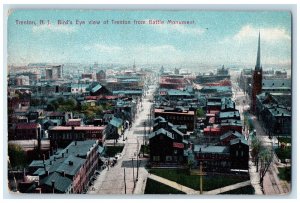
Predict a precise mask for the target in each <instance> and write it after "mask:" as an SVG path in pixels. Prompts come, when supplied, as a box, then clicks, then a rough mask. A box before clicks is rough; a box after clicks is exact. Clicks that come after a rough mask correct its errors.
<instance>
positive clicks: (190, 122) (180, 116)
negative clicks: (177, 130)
mask: <svg viewBox="0 0 300 203" xmlns="http://www.w3.org/2000/svg"><path fill="white" fill-rule="evenodd" d="M159 116H161V117H163V118H165V119H166V120H167V121H168V122H170V123H172V124H174V125H186V126H187V130H188V131H193V130H194V128H195V123H196V114H195V111H190V110H185V109H184V108H176V109H175V108H170V107H165V108H164V109H158V108H155V109H154V117H159Z"/></svg>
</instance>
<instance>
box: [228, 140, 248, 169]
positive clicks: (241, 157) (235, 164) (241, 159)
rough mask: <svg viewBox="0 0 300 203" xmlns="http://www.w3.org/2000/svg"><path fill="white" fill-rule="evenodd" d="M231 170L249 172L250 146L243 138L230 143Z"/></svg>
mask: <svg viewBox="0 0 300 203" xmlns="http://www.w3.org/2000/svg"><path fill="white" fill-rule="evenodd" d="M230 159H231V169H241V170H248V169H249V166H248V162H249V145H248V143H247V141H246V140H245V139H243V138H236V139H233V140H231V141H230Z"/></svg>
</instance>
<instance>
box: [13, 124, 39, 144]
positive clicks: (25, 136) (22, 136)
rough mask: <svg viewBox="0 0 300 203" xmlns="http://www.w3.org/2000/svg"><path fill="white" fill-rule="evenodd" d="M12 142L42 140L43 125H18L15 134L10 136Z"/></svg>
mask: <svg viewBox="0 0 300 203" xmlns="http://www.w3.org/2000/svg"><path fill="white" fill-rule="evenodd" d="M8 136H9V139H10V140H31V139H35V140H37V139H40V138H41V125H40V124H38V123H17V124H16V125H15V131H14V133H13V134H9V135H8Z"/></svg>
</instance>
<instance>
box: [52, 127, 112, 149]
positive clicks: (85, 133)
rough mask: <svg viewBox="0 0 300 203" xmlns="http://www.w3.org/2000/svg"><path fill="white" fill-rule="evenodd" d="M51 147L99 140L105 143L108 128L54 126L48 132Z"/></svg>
mask: <svg viewBox="0 0 300 203" xmlns="http://www.w3.org/2000/svg"><path fill="white" fill-rule="evenodd" d="M48 135H49V139H50V142H51V146H55V145H56V144H57V145H58V146H66V145H68V144H69V143H70V142H72V141H75V140H80V141H82V140H98V141H99V143H102V142H104V140H105V138H106V126H53V127H49V130H48Z"/></svg>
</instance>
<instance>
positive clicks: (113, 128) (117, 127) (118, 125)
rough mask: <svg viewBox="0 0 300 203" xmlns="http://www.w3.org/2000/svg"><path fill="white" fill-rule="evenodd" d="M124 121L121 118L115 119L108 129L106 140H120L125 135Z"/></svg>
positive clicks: (111, 121)
mask: <svg viewBox="0 0 300 203" xmlns="http://www.w3.org/2000/svg"><path fill="white" fill-rule="evenodd" d="M123 130H124V129H123V120H122V119H121V118H117V117H113V118H112V119H111V120H110V121H109V124H108V125H107V129H106V139H107V140H111V139H119V137H120V136H121V135H122V134H123V132H124V131H123Z"/></svg>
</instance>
